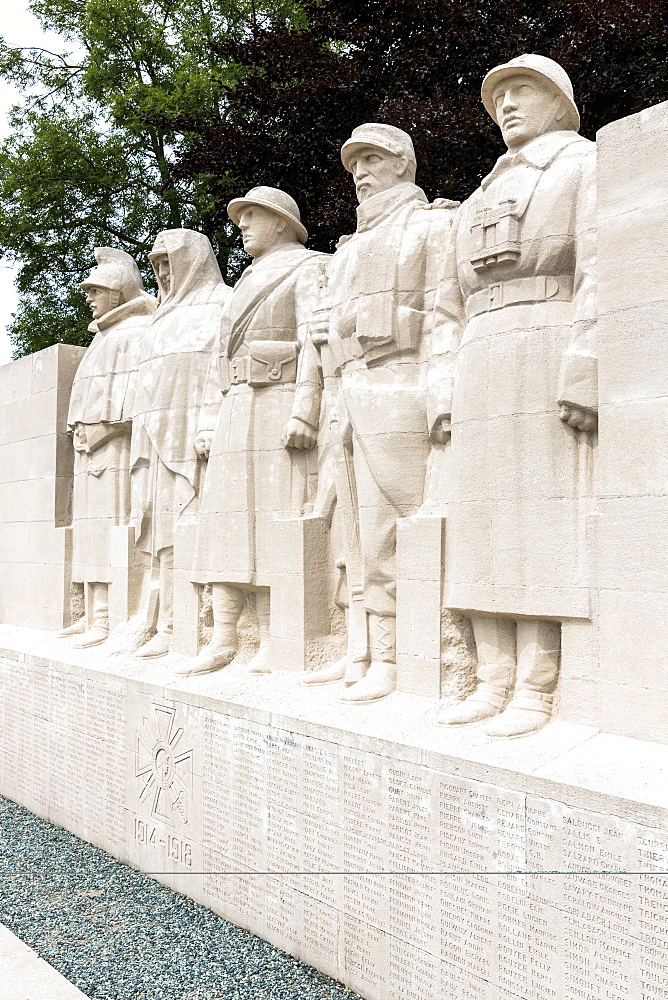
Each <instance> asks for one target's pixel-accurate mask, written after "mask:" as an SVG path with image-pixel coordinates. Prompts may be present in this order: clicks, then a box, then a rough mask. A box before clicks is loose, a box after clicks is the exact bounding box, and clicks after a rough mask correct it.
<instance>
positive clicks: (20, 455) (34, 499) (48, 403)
mask: <svg viewBox="0 0 668 1000" xmlns="http://www.w3.org/2000/svg"><path fill="white" fill-rule="evenodd" d="M83 353H84V352H83V349H82V348H80V347H70V346H67V345H64V344H58V345H56V346H54V347H49V348H47V349H46V350H44V351H40V352H38V353H37V354H33V355H31V356H29V357H27V358H21V359H19V360H18V361H13V362H11V363H10V364H8V365H3V366H2V367H1V368H0V621H2V622H12V623H15V624H19V625H26V626H31V627H35V628H47V629H57V628H62V626H63V624H68V623H69V614H70V559H71V528H70V527H69V525H70V522H71V497H72V467H73V458H74V452H73V449H72V446H71V443H70V441H69V438H68V436H67V407H68V405H69V398H70V391H71V388H72V380H73V378H74V373H75V372H76V369H77V366H78V364H79V361H80V360H81V357H82V356H83Z"/></svg>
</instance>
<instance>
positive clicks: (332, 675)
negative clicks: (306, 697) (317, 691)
mask: <svg viewBox="0 0 668 1000" xmlns="http://www.w3.org/2000/svg"><path fill="white" fill-rule="evenodd" d="M347 663H348V658H347V657H346V656H342V657H341V658H340V659H339V660H336V661H335V662H334V663H330V664H328V665H327V666H326V667H320V669H319V670H309V671H308V673H306V674H305V675H304V677H303V679H302V684H306V685H308V686H313V687H315V686H316V685H318V684H335V683H336V682H337V681H342V680H343V678H344V677H345V674H346V665H347Z"/></svg>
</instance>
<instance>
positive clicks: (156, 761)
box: [135, 705, 193, 826]
mask: <svg viewBox="0 0 668 1000" xmlns="http://www.w3.org/2000/svg"><path fill="white" fill-rule="evenodd" d="M175 716H176V710H175V709H173V708H167V707H166V706H164V705H153V706H152V718H150V719H147V718H144V719H143V720H142V731H141V732H137V738H136V748H135V776H136V777H137V779H138V781H139V801H140V802H141V803H149V804H150V809H151V817H152V818H153V819H157V820H161V821H162V822H163V823H168V824H169V825H170V826H174V824H175V818H176V814H177V813H178V815H179V816H180V818H181V821H182V822H183V823H184V824H186V825H187V823H188V815H187V811H186V805H187V804H188V803H189V802H190V800H191V799H192V793H193V752H192V750H183V749H179V745H180V744H181V742H182V740H183V729H182V728H180V727H179V728H177V727H176V723H175ZM186 746H187V744H186Z"/></svg>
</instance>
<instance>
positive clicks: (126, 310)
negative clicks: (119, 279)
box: [88, 294, 155, 333]
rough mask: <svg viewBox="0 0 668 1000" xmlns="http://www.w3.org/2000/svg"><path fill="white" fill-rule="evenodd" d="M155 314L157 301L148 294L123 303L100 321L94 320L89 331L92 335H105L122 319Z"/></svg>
mask: <svg viewBox="0 0 668 1000" xmlns="http://www.w3.org/2000/svg"><path fill="white" fill-rule="evenodd" d="M154 312H155V299H153V298H152V296H150V295H146V294H143V295H137V296H136V298H134V299H130V300H129V301H128V302H122V303H121V304H120V306H116V308H115V309H110V310H109V312H108V313H105V314H104V316H100V318H99V319H94V320H93V322H92V323H90V324H89V327H88V329H89V330H90V332H91V333H104V331H105V330H108V329H109V327H111V326H115V325H116V323H120V322H121V320H122V319H127V318H128V317H129V316H151V315H152V314H153V313H154Z"/></svg>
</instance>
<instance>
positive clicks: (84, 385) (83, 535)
mask: <svg viewBox="0 0 668 1000" xmlns="http://www.w3.org/2000/svg"><path fill="white" fill-rule="evenodd" d="M156 305H157V303H156V300H155V299H154V298H153V297H152V296H151V295H147V294H146V293H144V292H142V293H141V294H140V295H138V296H137V297H136V298H134V299H131V300H130V301H129V302H125V303H123V304H122V305H120V306H118V307H117V308H115V309H112V310H110V311H109V312H108V313H106V315H105V316H102V317H101V318H100V319H99V320H95V321H94V322H93V323H91V325H90V327H89V329H90V330H91V331H93V332H94V333H95V337H94V339H93V342H92V343H91V345H90V347H89V348H88V350H87V351H86V353H85V354H84V356H83V358H82V361H81V364H80V365H79V367H78V369H77V373H76V375H75V377H74V383H73V385H72V395H71V397H70V407H69V412H68V417H67V422H68V424H69V426H70V428H72V429H73V430H74V429H75V428H76V427H77V425H83V427H84V429H85V434H86V439H87V442H88V450H86V451H77V452H75V457H74V490H73V498H72V528H73V559H72V579H73V580H75V581H76V582H77V583H109V581H110V573H111V570H110V550H109V544H110V536H109V529H110V528H111V526H112V525H120V524H129V523H130V431H131V428H132V423H131V421H132V413H133V410H134V402H135V390H136V380H137V369H138V367H139V357H140V352H141V342H142V335H143V334H144V332H145V331H146V329H147V327H148V325H149V323H150V321H151V316H152V315H153V313H154V311H155V308H156Z"/></svg>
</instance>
